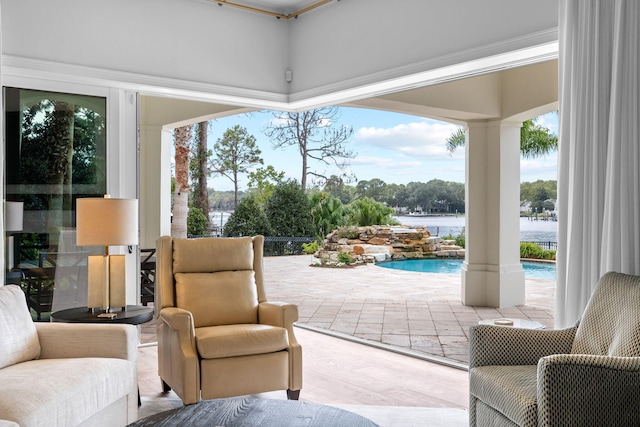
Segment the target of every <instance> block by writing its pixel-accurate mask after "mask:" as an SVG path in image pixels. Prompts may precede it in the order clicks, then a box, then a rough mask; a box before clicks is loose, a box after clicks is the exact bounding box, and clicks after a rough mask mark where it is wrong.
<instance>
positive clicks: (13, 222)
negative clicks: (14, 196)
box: [4, 202, 24, 270]
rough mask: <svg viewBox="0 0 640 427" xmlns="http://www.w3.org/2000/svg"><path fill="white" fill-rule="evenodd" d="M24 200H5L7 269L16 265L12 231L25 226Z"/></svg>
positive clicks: (19, 229)
mask: <svg viewBox="0 0 640 427" xmlns="http://www.w3.org/2000/svg"><path fill="white" fill-rule="evenodd" d="M23 213H24V202H4V231H5V233H6V234H7V240H6V246H5V251H6V254H7V270H11V269H13V267H14V262H15V261H14V258H13V255H14V254H13V252H14V246H13V236H12V235H11V233H14V232H16V231H22V228H23V227H24V220H23V217H24V215H23Z"/></svg>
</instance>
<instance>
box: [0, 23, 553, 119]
mask: <svg viewBox="0 0 640 427" xmlns="http://www.w3.org/2000/svg"><path fill="white" fill-rule="evenodd" d="M558 49H559V44H558V30H557V28H552V29H549V30H546V31H541V32H538V33H534V34H530V35H527V36H524V37H519V38H516V39H511V40H506V41H503V42H499V43H494V44H490V45H485V46H481V47H479V48H476V49H470V50H466V51H462V52H457V53H454V54H450V55H444V56H441V57H438V58H433V59H429V60H426V61H421V62H418V63H414V64H409V65H406V66H401V67H396V68H392V69H388V70H384V71H381V72H377V73H371V74H367V75H365V76H362V77H358V78H354V79H348V80H344V81H340V82H336V83H332V84H328V85H324V86H321V87H317V88H313V89H309V90H305V91H300V92H296V93H292V94H285V93H274V92H266V91H259V90H254V89H246V88H239V87H231V86H223V85H216V84H209V83H202V82H193V81H187V80H180V79H171V78H166V77H159V76H150V75H143V74H136V73H129V72H123V71H116V70H108V69H99V68H92V67H86V66H79V65H73V64H65V63H58V62H50V61H43V60H37V59H30V58H24V57H16V56H10V55H3V56H2V61H3V62H2V73H3V77H5V76H7V77H10V76H17V77H29V78H37V79H43V80H51V81H57V82H66V83H71V84H87V85H96V86H102V87H104V86H108V87H114V88H121V89H126V90H132V91H136V92H139V93H141V94H143V95H149V96H165V97H174V98H181V99H188V100H194V101H202V102H213V103H219V104H228V105H234V106H240V107H247V108H254V109H271V110H282V111H304V110H308V109H312V108H317V107H321V106H327V105H338V104H344V103H348V102H353V101H358V100H362V99H366V98H372V97H376V96H381V95H386V94H390V93H394V92H400V91H404V90H410V89H415V88H419V87H424V86H429V85H434V84H438V83H445V82H448V81H452V80H458V79H462V78H466V77H473V76H477V75H481V74H487V73H491V72H495V71H500V70H505V69H509V68H514V67H519V66H524V65H530V64H534V63H539V62H544V61H549V60H553V59H557V58H558Z"/></svg>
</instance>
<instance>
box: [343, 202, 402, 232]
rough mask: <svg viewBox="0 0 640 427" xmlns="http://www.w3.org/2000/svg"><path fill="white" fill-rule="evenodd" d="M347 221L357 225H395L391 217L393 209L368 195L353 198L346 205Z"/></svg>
mask: <svg viewBox="0 0 640 427" xmlns="http://www.w3.org/2000/svg"><path fill="white" fill-rule="evenodd" d="M348 208H349V222H350V223H351V224H356V225H359V226H366V225H386V224H388V225H397V224H398V221H396V220H395V219H393V218H392V217H391V215H393V213H394V212H393V209H391V208H389V207H387V206H385V205H383V204H382V203H378V202H376V201H375V200H373V199H372V198H370V197H365V198H363V199H358V200H355V201H353V202H351V203H349V205H348Z"/></svg>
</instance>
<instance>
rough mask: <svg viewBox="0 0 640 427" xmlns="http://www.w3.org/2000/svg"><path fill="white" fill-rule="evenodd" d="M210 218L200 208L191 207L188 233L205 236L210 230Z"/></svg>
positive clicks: (188, 217)
mask: <svg viewBox="0 0 640 427" xmlns="http://www.w3.org/2000/svg"><path fill="white" fill-rule="evenodd" d="M208 229H209V220H208V219H207V217H206V216H205V214H204V213H202V209H200V208H190V209H189V213H188V214H187V234H189V235H191V236H205V235H206V234H207V233H208V232H209V230H208Z"/></svg>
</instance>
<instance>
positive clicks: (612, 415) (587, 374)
mask: <svg viewBox="0 0 640 427" xmlns="http://www.w3.org/2000/svg"><path fill="white" fill-rule="evenodd" d="M639 396H640V357H612V356H595V355H587V354H556V355H552V356H548V357H543V358H542V359H540V361H539V362H538V421H539V425H638V424H639V423H640V406H638V404H637V401H638V397H639ZM541 420H546V422H547V423H548V424H540V421H541Z"/></svg>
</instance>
